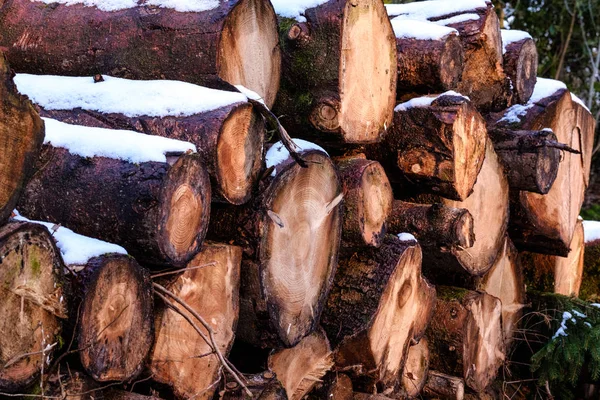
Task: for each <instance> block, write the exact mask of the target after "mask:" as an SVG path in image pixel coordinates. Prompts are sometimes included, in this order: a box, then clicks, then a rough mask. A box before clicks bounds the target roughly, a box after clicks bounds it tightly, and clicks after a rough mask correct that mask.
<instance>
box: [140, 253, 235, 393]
mask: <svg viewBox="0 0 600 400" xmlns="http://www.w3.org/2000/svg"><path fill="white" fill-rule="evenodd" d="M241 262H242V250H241V249H240V248H239V247H236V246H230V245H226V244H220V243H212V242H209V243H207V244H205V245H204V248H203V250H202V251H201V252H200V253H198V254H197V255H196V256H195V257H194V258H193V259H192V260H191V261H190V262H189V263H188V265H187V268H188V269H187V270H186V271H184V272H182V273H180V274H178V275H170V276H166V277H165V278H162V279H164V280H166V282H164V285H163V286H165V287H166V288H167V289H168V290H170V291H171V292H172V293H173V294H175V295H176V296H178V297H179V298H180V299H181V300H183V301H184V302H185V303H186V304H187V305H188V306H190V307H191V308H192V309H193V310H194V311H195V312H197V313H198V314H199V315H200V316H201V317H202V318H203V319H204V320H205V321H206V322H207V323H208V324H209V325H210V327H211V329H212V330H213V332H214V337H215V340H216V343H217V345H218V347H219V350H220V351H221V353H222V354H223V355H224V356H225V357H226V356H227V354H228V353H229V350H230V349H231V346H232V344H233V339H234V337H235V328H236V325H237V320H238V315H239V285H240V265H241ZM168 300H171V301H172V299H171V298H168ZM157 301H158V302H159V303H158V304H160V303H161V300H157ZM172 302H173V301H172ZM175 305H176V306H178V303H175ZM179 308H180V309H181V311H182V313H183V314H185V315H186V316H188V317H189V318H191V319H192V320H193V321H195V323H196V325H197V326H198V327H199V329H200V330H201V331H202V332H203V333H204V335H205V337H207V338H208V337H209V333H208V331H207V330H206V328H205V327H203V326H202V325H201V324H200V322H199V321H197V320H196V319H195V318H194V316H193V315H192V314H191V313H190V312H189V311H188V310H184V309H183V308H182V307H179ZM149 367H150V371H151V372H152V377H153V379H154V380H155V381H157V382H161V383H164V384H167V385H169V386H171V387H172V389H173V391H174V392H175V394H176V395H177V396H178V397H179V398H195V399H212V398H213V395H214V393H215V391H216V389H218V385H217V384H216V383H215V382H219V380H220V379H221V373H222V370H223V366H222V365H221V362H220V360H219V358H218V356H217V354H216V353H214V352H213V349H212V347H211V345H210V344H209V343H207V342H206V341H205V340H204V339H203V338H202V337H201V336H200V335H199V333H198V332H197V331H196V330H195V328H194V327H193V326H192V325H191V324H190V323H189V322H188V321H186V320H185V319H184V317H183V316H181V315H180V314H179V313H177V312H175V311H173V310H172V309H170V308H169V307H161V308H159V309H157V314H156V340H155V344H154V348H153V350H152V353H151V356H150V361H149Z"/></svg>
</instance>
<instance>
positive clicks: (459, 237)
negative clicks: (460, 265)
mask: <svg viewBox="0 0 600 400" xmlns="http://www.w3.org/2000/svg"><path fill="white" fill-rule="evenodd" d="M388 231H389V232H390V233H393V234H399V233H402V232H407V233H410V234H412V235H414V236H415V237H416V238H417V240H418V241H419V243H421V245H422V246H423V247H424V248H428V247H437V248H442V247H443V248H447V249H461V248H462V249H468V248H471V247H473V244H474V243H475V233H474V230H473V216H472V215H471V213H469V211H468V210H466V209H464V208H452V207H447V206H445V205H443V204H441V203H436V204H433V205H429V204H417V203H408V202H404V201H400V200H394V203H393V206H392V213H391V215H390V217H389V219H388Z"/></svg>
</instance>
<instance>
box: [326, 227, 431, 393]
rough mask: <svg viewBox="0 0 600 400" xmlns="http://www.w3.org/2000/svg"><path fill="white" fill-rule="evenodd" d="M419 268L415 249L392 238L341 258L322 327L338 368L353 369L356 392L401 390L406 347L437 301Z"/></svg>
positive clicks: (416, 336) (412, 244) (419, 333)
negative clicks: (379, 244)
mask: <svg viewBox="0 0 600 400" xmlns="http://www.w3.org/2000/svg"><path fill="white" fill-rule="evenodd" d="M420 266H421V249H420V247H419V246H418V244H417V243H416V242H415V241H401V240H400V239H398V238H397V237H393V236H388V237H386V239H385V241H384V243H383V245H382V246H381V247H380V248H379V249H364V250H361V251H360V252H355V253H350V254H346V255H345V256H344V257H343V258H341V259H340V263H339V269H338V273H337V275H336V277H335V283H334V286H333V288H332V290H331V293H330V294H329V298H328V300H327V307H326V309H325V312H324V313H323V318H322V319H321V323H322V325H323V327H324V328H325V331H326V332H327V335H328V337H329V339H330V340H331V342H332V344H333V345H334V347H335V348H336V350H335V352H334V354H335V364H336V368H337V369H338V370H345V369H349V370H351V371H349V372H350V373H351V375H352V377H353V380H354V382H355V385H356V386H355V389H359V390H363V391H365V392H369V393H372V392H374V391H375V390H377V391H378V392H383V393H386V392H393V391H395V390H397V389H398V388H399V385H400V374H401V371H402V368H403V366H404V363H405V360H406V354H407V352H408V347H409V346H410V344H411V342H413V341H415V340H417V341H418V340H419V339H420V338H421V336H422V335H423V333H424V331H425V327H426V326H427V324H428V322H429V319H430V317H431V311H432V307H433V304H434V301H435V289H434V288H433V287H432V286H431V285H429V283H428V282H427V281H426V280H425V279H424V278H422V277H421V268H420Z"/></svg>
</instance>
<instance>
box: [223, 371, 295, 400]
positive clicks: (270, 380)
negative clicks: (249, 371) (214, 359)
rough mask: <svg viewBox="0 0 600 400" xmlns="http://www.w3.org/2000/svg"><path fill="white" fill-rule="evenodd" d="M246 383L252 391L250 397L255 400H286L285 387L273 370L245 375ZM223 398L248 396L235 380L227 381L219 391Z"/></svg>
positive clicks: (234, 399)
mask: <svg viewBox="0 0 600 400" xmlns="http://www.w3.org/2000/svg"><path fill="white" fill-rule="evenodd" d="M246 381H247V382H246V385H247V386H248V389H250V391H251V392H252V398H253V399H257V400H288V397H287V395H286V393H285V389H284V388H283V386H282V385H281V383H280V382H279V380H278V379H277V377H276V375H275V374H274V373H273V372H270V371H266V372H263V373H262V374H256V375H252V376H250V377H246ZM219 395H220V398H221V399H223V400H249V399H250V397H249V396H248V395H247V394H246V392H245V391H244V390H243V389H242V387H240V386H239V385H238V384H237V383H236V382H229V383H228V384H227V385H226V387H225V389H224V390H222V391H221V392H220V393H219Z"/></svg>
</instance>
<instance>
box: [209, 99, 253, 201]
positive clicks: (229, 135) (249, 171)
mask: <svg viewBox="0 0 600 400" xmlns="http://www.w3.org/2000/svg"><path fill="white" fill-rule="evenodd" d="M263 141H264V135H263V128H262V120H261V118H260V117H259V116H258V115H257V114H256V113H254V112H253V111H252V106H251V105H250V104H245V105H244V106H242V107H239V108H238V109H236V110H235V112H232V113H231V115H230V116H229V117H228V118H227V120H226V121H225V122H224V123H223V128H222V129H221V134H220V135H219V139H218V143H217V172H216V175H217V181H218V182H219V188H220V194H221V195H222V196H223V197H224V198H225V199H226V200H227V201H229V202H230V203H232V204H243V203H245V202H246V201H248V199H249V198H250V195H251V192H252V189H253V186H254V183H255V182H256V181H257V180H258V177H259V174H260V168H261V164H262V155H263V152H262V149H263Z"/></svg>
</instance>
